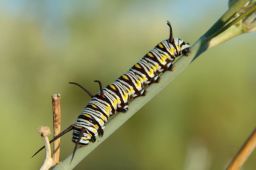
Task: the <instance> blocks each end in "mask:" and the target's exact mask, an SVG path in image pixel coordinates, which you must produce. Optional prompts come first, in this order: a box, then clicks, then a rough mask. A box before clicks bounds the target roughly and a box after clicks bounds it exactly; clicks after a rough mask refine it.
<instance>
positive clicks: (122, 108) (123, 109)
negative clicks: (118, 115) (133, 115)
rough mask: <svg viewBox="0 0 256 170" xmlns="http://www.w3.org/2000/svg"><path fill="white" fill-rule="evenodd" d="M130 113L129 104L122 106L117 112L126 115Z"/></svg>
mask: <svg viewBox="0 0 256 170" xmlns="http://www.w3.org/2000/svg"><path fill="white" fill-rule="evenodd" d="M127 111H128V104H125V105H122V106H120V107H119V108H117V112H122V113H125V112H127Z"/></svg>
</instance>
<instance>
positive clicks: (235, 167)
mask: <svg viewBox="0 0 256 170" xmlns="http://www.w3.org/2000/svg"><path fill="white" fill-rule="evenodd" d="M255 148H256V128H255V129H254V131H253V132H252V134H251V135H250V136H249V138H248V139H247V140H246V141H245V143H244V144H243V146H242V147H241V149H240V150H239V151H238V153H237V154H236V156H235V157H234V158H233V160H232V161H231V163H230V164H229V166H228V168H227V170H240V168H241V167H242V166H243V164H244V163H245V161H246V160H247V159H248V157H249V156H250V155H251V153H252V152H253V150H254V149H255Z"/></svg>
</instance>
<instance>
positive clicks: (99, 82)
mask: <svg viewBox="0 0 256 170" xmlns="http://www.w3.org/2000/svg"><path fill="white" fill-rule="evenodd" d="M94 82H96V83H98V84H99V86H100V95H101V96H103V88H102V83H101V81H100V80H94Z"/></svg>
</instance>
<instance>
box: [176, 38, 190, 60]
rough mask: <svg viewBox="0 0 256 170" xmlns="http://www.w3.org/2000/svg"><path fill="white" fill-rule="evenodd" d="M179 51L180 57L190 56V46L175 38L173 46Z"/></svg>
mask: <svg viewBox="0 0 256 170" xmlns="http://www.w3.org/2000/svg"><path fill="white" fill-rule="evenodd" d="M172 45H173V46H174V48H175V49H176V50H177V53H178V55H184V56H188V55H189V53H190V44H189V43H187V42H185V41H183V40H181V39H180V38H175V39H174V43H173V44H172Z"/></svg>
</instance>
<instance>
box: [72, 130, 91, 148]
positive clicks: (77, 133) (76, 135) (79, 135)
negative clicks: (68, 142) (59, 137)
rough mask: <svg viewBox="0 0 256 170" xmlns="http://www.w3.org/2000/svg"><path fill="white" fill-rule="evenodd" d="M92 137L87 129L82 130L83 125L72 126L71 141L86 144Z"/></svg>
mask: <svg viewBox="0 0 256 170" xmlns="http://www.w3.org/2000/svg"><path fill="white" fill-rule="evenodd" d="M91 139H92V135H91V134H90V133H88V131H87V130H83V127H74V128H73V138H72V141H73V142H74V143H77V144H81V145H88V144H89V142H90V141H91Z"/></svg>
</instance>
